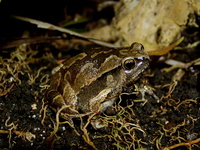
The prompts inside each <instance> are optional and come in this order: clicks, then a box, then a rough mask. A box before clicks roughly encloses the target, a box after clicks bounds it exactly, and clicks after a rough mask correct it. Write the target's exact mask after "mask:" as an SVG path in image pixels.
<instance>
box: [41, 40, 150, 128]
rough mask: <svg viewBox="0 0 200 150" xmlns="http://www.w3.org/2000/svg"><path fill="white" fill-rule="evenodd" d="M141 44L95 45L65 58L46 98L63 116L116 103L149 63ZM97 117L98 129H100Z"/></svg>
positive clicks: (67, 116) (100, 108)
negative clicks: (112, 46) (125, 88)
mask: <svg viewBox="0 0 200 150" xmlns="http://www.w3.org/2000/svg"><path fill="white" fill-rule="evenodd" d="M149 61H150V58H149V55H148V54H147V53H146V52H145V51H144V47H143V45H142V44H140V43H133V44H132V45H131V46H130V47H121V48H94V49H91V50H88V51H87V52H85V53H80V54H79V55H77V56H75V57H72V58H71V59H69V60H67V61H65V62H64V63H63V66H62V67H61V68H60V69H59V70H58V71H57V72H56V73H55V74H54V75H53V76H52V79H51V84H50V88H49V89H48V90H47V92H46V95H45V99H46V100H47V101H48V103H49V105H50V106H51V108H52V109H54V110H55V111H56V112H57V111H58V110H59V109H60V108H61V107H63V106H66V108H64V109H63V110H62V111H61V113H60V116H61V117H63V118H66V119H68V120H71V118H73V117H80V116H84V115H91V114H94V113H97V114H100V113H102V112H104V111H105V110H106V109H107V107H109V106H112V105H113V103H114V102H115V100H116V99H117V98H118V97H119V94H120V93H121V92H122V90H123V88H124V87H127V86H128V85H131V84H133V83H134V82H135V81H136V80H137V79H138V78H139V77H140V74H141V73H142V72H143V71H144V70H145V69H146V68H147V67H148V65H149ZM95 120H96V119H93V121H92V122H91V123H92V125H93V127H94V128H100V126H99V125H98V123H96V122H95Z"/></svg>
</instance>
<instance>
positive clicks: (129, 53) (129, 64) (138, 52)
mask: <svg viewBox="0 0 200 150" xmlns="http://www.w3.org/2000/svg"><path fill="white" fill-rule="evenodd" d="M120 53H121V55H123V59H122V61H121V63H122V71H123V72H124V73H125V75H126V84H131V83H133V82H134V81H136V80H137V79H138V78H139V76H140V74H141V73H142V72H143V71H144V70H145V69H146V68H147V67H148V66H149V62H150V58H149V55H148V54H147V53H146V52H145V51H144V47H143V45H142V44H140V43H133V44H132V45H131V46H130V48H127V49H123V50H120Z"/></svg>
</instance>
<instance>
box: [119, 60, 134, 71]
mask: <svg viewBox="0 0 200 150" xmlns="http://www.w3.org/2000/svg"><path fill="white" fill-rule="evenodd" d="M122 66H123V68H124V69H126V70H131V69H133V68H135V60H134V59H133V58H127V59H125V60H124V61H123V64H122Z"/></svg>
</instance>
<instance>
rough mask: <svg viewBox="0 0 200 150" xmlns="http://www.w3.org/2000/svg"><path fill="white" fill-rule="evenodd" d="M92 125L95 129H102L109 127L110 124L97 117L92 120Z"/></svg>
mask: <svg viewBox="0 0 200 150" xmlns="http://www.w3.org/2000/svg"><path fill="white" fill-rule="evenodd" d="M91 125H92V126H93V128H94V129H100V128H103V127H107V126H108V123H107V122H105V121H103V119H102V118H100V116H99V115H97V116H94V117H93V118H92V119H91Z"/></svg>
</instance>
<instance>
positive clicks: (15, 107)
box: [0, 23, 200, 150]
mask: <svg viewBox="0 0 200 150" xmlns="http://www.w3.org/2000/svg"><path fill="white" fill-rule="evenodd" d="M19 24H20V23H19ZM33 29H34V32H33ZM30 30H31V33H32V34H33V33H34V34H36V35H37V34H38V35H41V33H42V34H43V33H45V32H46V31H44V30H39V29H36V27H32V26H31V29H30ZM35 30H36V32H35ZM50 34H56V35H58V33H55V32H51V33H50ZM182 35H184V36H185V40H184V41H183V42H182V43H181V45H180V47H182V48H184V47H185V46H186V45H188V43H193V42H195V41H198V40H199V37H200V35H199V28H190V29H186V30H185V31H184V32H183V33H182ZM54 42H55V41H54ZM67 43H73V44H70V46H67V49H65V48H63V47H62V48H60V47H56V46H55V43H53V42H48V43H37V44H27V45H20V46H19V47H15V48H11V49H2V50H1V51H0V53H1V56H0V62H1V63H0V81H1V82H0V149H29V150H30V149H34V150H35V149H39V150H40V149H42V150H43V149H55V150H57V149H70V150H76V149H88V150H90V149H95V148H96V149H99V150H103V149H111V150H112V149H113V150H115V149H138V150H139V149H140V150H146V149H148V150H155V149H164V148H166V149H167V148H168V149H175V150H184V149H192V150H197V149H199V148H200V130H199V128H200V103H199V96H200V66H199V64H196V63H191V64H190V65H188V63H189V62H192V61H194V60H196V59H198V58H200V53H199V51H200V45H197V46H195V47H193V48H185V49H181V50H174V51H171V52H170V53H169V54H167V55H166V56H165V58H166V60H169V59H173V60H177V61H179V62H183V63H185V67H180V66H179V67H175V68H174V69H172V70H169V71H167V72H166V68H170V67H171V66H170V65H167V64H166V63H165V61H164V60H162V61H161V60H159V61H158V59H159V58H158V57H153V56H152V57H151V59H152V61H151V65H150V66H149V68H148V70H147V71H146V72H145V74H144V75H143V76H142V77H141V78H142V79H141V80H138V81H137V82H136V83H135V84H136V85H137V86H138V87H139V89H141V90H142V89H143V87H144V86H146V87H148V88H149V89H150V88H154V90H153V91H154V93H155V95H156V96H157V97H158V98H159V99H156V96H154V95H153V94H148V92H147V93H145V100H146V101H144V100H142V95H141V93H138V92H136V93H137V94H130V95H129V94H128V95H127V94H123V95H122V96H121V98H119V99H118V100H117V102H116V103H115V104H114V107H113V109H114V113H113V111H111V112H106V113H105V114H102V115H101V116H102V121H104V122H106V123H108V126H107V127H103V128H101V129H94V128H93V127H92V126H91V125H90V124H89V125H86V123H87V121H88V117H84V118H82V119H80V118H75V119H73V121H74V128H72V127H71V126H70V125H69V124H68V123H66V122H65V121H66V120H64V119H62V118H59V121H60V122H65V123H63V124H59V127H58V130H57V131H56V133H55V134H54V135H52V132H53V131H54V130H55V129H56V113H55V112H54V111H52V110H51V109H50V108H49V107H47V108H46V107H45V106H47V105H45V102H44V94H45V90H46V89H47V88H48V85H49V81H50V76H51V71H52V69H53V68H55V67H56V66H57V65H58V62H59V60H63V59H67V58H69V57H73V56H74V55H76V54H77V53H80V52H81V50H83V49H84V50H86V49H88V47H93V46H94V45H93V44H92V43H90V45H89V46H88V43H86V44H85V42H84V40H76V39H75V38H71V37H70V38H69V39H68V41H67ZM83 43H84V44H83ZM186 64H187V65H188V67H186ZM175 75H176V76H175ZM144 80H145V81H146V83H145V84H144V85H143V86H141V85H142V84H143V81H144ZM143 90H144V89H143ZM150 91H152V90H150ZM84 125H85V128H84V127H83V126H84ZM176 144H179V145H176ZM142 148H143V149H142Z"/></svg>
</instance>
